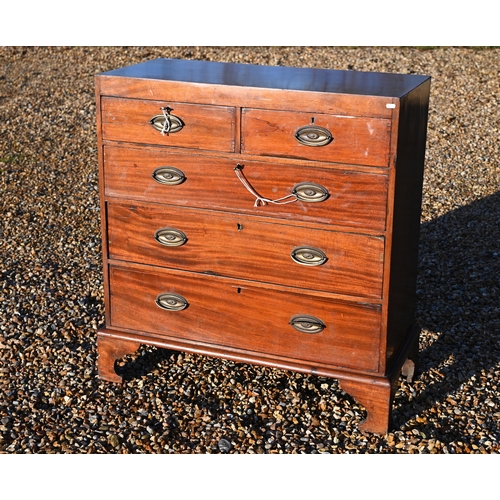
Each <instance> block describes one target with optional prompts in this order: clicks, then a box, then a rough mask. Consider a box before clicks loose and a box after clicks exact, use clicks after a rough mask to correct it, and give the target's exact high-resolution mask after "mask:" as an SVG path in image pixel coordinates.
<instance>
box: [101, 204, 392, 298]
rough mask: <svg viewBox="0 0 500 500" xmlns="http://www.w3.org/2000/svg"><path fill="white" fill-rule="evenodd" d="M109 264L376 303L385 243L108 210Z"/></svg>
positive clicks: (270, 225)
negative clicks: (139, 265) (191, 273)
mask: <svg viewBox="0 0 500 500" xmlns="http://www.w3.org/2000/svg"><path fill="white" fill-rule="evenodd" d="M108 247H109V256H110V258H112V259H116V260H124V261H129V262H138V263H143V264H152V265H156V266H163V267H169V268H174V269H184V270H191V271H195V272H204V273H210V274H218V275H223V276H232V277H237V278H246V279H250V280H255V281H263V282H267V283H277V284H282V285H289V286H293V287H299V288H309V289H313V290H323V291H326V292H336V293H341V294H349V295H354V296H365V297H373V298H380V297H381V295H382V275H383V258H384V238H383V237H376V236H366V235H359V234H351V233H342V232H335V231H329V230H321V229H311V228H307V227H296V226H287V225H283V224H278V223H275V222H262V221H261V220H257V219H256V218H255V217H246V216H241V215H231V214H226V213H221V212H213V211H207V210H196V209H183V208H177V207H164V206H160V205H133V204H130V203H128V204H126V203H123V204H119V203H109V205H108Z"/></svg>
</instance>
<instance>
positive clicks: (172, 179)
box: [151, 167, 186, 186]
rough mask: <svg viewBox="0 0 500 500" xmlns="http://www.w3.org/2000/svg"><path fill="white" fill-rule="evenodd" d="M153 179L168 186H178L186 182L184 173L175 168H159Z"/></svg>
mask: <svg viewBox="0 0 500 500" xmlns="http://www.w3.org/2000/svg"><path fill="white" fill-rule="evenodd" d="M151 177H153V179H154V180H155V181H156V182H158V183H159V184H166V185H167V186H177V185H178V184H182V183H183V182H184V181H185V180H186V176H185V174H184V172H183V171H182V170H179V169H178V168H175V167H158V168H156V169H155V170H154V171H153V173H152V174H151Z"/></svg>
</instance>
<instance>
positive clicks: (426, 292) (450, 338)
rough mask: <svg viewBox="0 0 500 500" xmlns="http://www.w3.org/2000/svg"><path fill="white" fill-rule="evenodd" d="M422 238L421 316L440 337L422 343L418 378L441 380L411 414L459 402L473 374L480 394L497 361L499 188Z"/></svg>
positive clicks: (433, 224)
mask: <svg viewBox="0 0 500 500" xmlns="http://www.w3.org/2000/svg"><path fill="white" fill-rule="evenodd" d="M420 235H421V236H420V254H419V255H420V257H419V275H418V283H417V294H418V295H417V318H418V321H419V323H420V325H421V326H422V328H424V329H425V330H427V331H429V332H430V333H429V335H431V334H432V333H435V334H437V335H436V337H437V338H436V339H435V340H433V339H432V338H431V339H427V338H423V339H422V342H421V347H420V349H421V350H420V353H419V363H420V369H419V372H418V373H417V377H416V378H417V380H418V378H420V377H425V378H426V380H427V375H430V374H431V372H434V371H435V372H436V376H429V380H428V381H427V387H426V388H425V389H424V391H423V392H422V393H420V394H419V395H418V396H416V397H415V398H414V399H413V400H412V401H408V402H405V403H403V404H402V406H401V407H400V409H399V411H398V412H397V413H401V412H404V413H406V414H407V415H408V413H410V414H411V413H413V415H414V414H415V410H412V409H411V408H412V407H419V406H420V407H421V408H422V409H429V408H430V407H431V406H432V405H433V404H434V403H437V402H441V401H443V400H445V399H447V398H451V399H454V396H455V394H454V393H455V392H456V391H458V390H459V389H460V388H461V386H462V384H464V383H465V382H468V381H470V380H471V378H472V379H474V377H475V378H476V379H477V381H476V382H475V383H474V384H473V386H474V390H475V392H476V395H477V394H478V393H479V395H480V394H481V392H483V391H481V390H480V389H481V384H483V383H484V382H485V381H486V379H485V376H486V375H487V374H488V372H490V371H491V370H495V369H496V368H495V365H497V364H498V362H499V360H500V191H499V192H497V193H495V194H493V195H491V196H488V197H486V198H483V199H481V200H478V201H476V202H473V203H471V204H469V205H467V206H465V207H462V208H459V209H457V210H454V211H452V212H449V213H447V214H445V215H443V216H442V217H439V218H437V219H435V220H433V221H430V222H426V223H424V224H422V226H421V233H420ZM437 373H439V374H440V375H438V374H437ZM490 375H491V374H490ZM481 378H482V379H483V380H482V381H481V380H480V379H481ZM493 378H495V377H493ZM496 378H498V377H496ZM490 395H491V392H490ZM462 397H463V396H462ZM457 399H458V398H457ZM404 420H406V419H404ZM486 424H487V422H486ZM490 424H491V426H494V423H493V422H490ZM488 427H490V425H488ZM450 439H451V436H450Z"/></svg>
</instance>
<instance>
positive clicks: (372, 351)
mask: <svg viewBox="0 0 500 500" xmlns="http://www.w3.org/2000/svg"><path fill="white" fill-rule="evenodd" d="M110 288H111V325H110V326H112V327H114V328H125V329H128V330H137V331H141V332H144V331H146V332H150V333H152V334H157V335H165V336H169V337H174V338H179V339H188V340H191V341H196V342H205V343H212V344H216V345H218V346H227V347H231V348H236V349H245V350H250V351H256V352H266V353H268V354H271V355H277V356H284V357H290V358H294V359H301V360H305V361H312V362H315V363H323V364H329V365H335V366H338V367H350V368H355V369H358V370H366V371H373V372H375V371H376V370H377V369H378V356H379V347H380V308H379V307H378V306H368V305H361V304H355V303H349V302H343V301H335V300H331V299H327V298H324V297H318V296H309V297H307V298H305V297H304V296H303V295H302V293H300V292H298V293H294V292H289V291H286V292H285V291H280V290H276V289H268V288H265V287H262V286H258V285H255V284H252V283H250V282H245V281H239V280H232V279H227V278H219V277H213V276H203V275H193V274H191V273H186V272H184V273H179V272H172V271H167V270H160V269H146V270H141V271H138V270H135V269H134V270H132V269H127V268H121V267H119V266H110Z"/></svg>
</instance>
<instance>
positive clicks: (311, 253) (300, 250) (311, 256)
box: [290, 247, 328, 266]
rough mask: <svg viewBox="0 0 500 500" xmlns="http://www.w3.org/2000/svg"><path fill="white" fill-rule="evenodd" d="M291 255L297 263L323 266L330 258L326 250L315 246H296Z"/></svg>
mask: <svg viewBox="0 0 500 500" xmlns="http://www.w3.org/2000/svg"><path fill="white" fill-rule="evenodd" d="M290 257H291V258H292V260H293V261H294V262H296V263H297V264H302V265H304V266H321V265H322V264H324V263H325V262H326V261H327V260H328V258H327V256H326V254H325V252H323V251H322V250H320V249H319V248H313V247H297V248H294V249H293V250H292V253H291V254H290Z"/></svg>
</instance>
